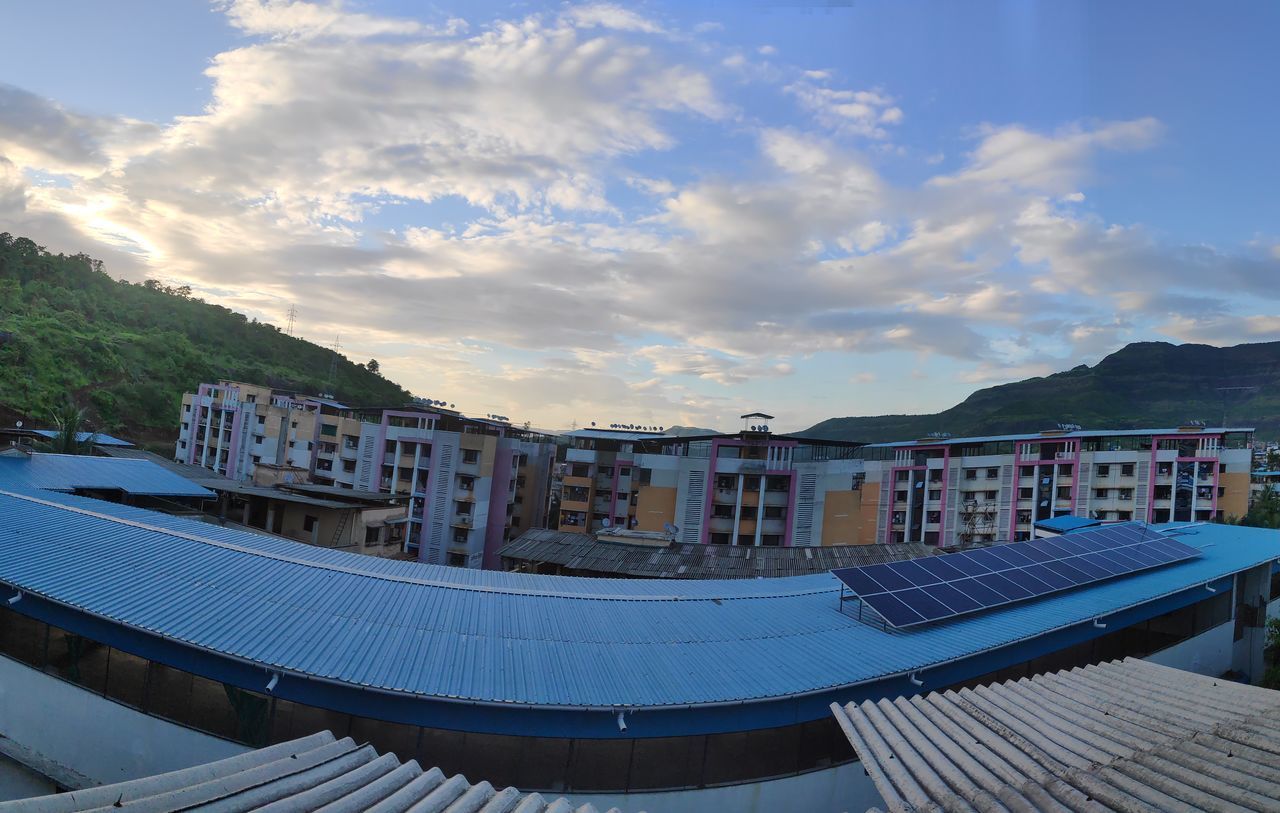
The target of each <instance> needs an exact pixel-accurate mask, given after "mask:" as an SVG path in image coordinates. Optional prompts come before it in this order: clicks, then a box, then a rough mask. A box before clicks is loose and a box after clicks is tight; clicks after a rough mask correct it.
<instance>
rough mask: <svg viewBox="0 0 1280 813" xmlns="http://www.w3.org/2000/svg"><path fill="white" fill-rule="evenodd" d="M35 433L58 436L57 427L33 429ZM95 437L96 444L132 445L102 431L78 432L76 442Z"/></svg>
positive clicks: (46, 436)
mask: <svg viewBox="0 0 1280 813" xmlns="http://www.w3.org/2000/svg"><path fill="white" fill-rule="evenodd" d="M31 432H32V433H33V434H36V435H39V436H40V437H42V438H55V437H57V436H58V430H57V429H32V430H31ZM90 438H93V443H94V445H96V446H132V445H133V443H132V442H131V441H127V440H122V439H121V438H114V437H112V436H111V435H105V434H103V433H102V432H76V442H78V443H84V442H85V441H86V440H89V439H90Z"/></svg>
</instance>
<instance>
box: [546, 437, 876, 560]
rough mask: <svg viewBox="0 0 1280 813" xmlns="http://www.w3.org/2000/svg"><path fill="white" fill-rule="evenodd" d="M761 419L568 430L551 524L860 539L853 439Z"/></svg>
mask: <svg viewBox="0 0 1280 813" xmlns="http://www.w3.org/2000/svg"><path fill="white" fill-rule="evenodd" d="M768 420H770V416H767V415H764V414H762V413H752V414H749V415H744V416H743V421H744V424H745V428H744V429H743V430H742V431H740V432H738V433H735V434H716V435H698V436H682V437H672V436H666V435H662V434H660V433H657V432H636V431H629V430H616V429H594V428H593V429H580V430H577V431H574V432H569V433H567V434H566V436H565V437H567V438H568V440H569V448H568V449H567V450H566V452H565V457H564V464H563V467H562V470H561V474H562V481H561V487H560V502H559V517H558V523H557V528H558V529H559V530H561V531H568V532H575V533H592V532H596V531H599V530H601V529H604V528H609V527H618V528H626V529H635V530H641V531H664V530H665V531H667V532H668V533H671V534H672V535H673V536H674V537H675V539H677V540H678V541H680V542H684V543H701V544H712V545H750V546H764V547H778V546H782V547H792V546H795V547H807V546H811V545H854V544H859V543H861V542H863V541H864V540H863V538H862V535H861V530H862V529H861V528H860V526H859V519H860V517H859V513H858V506H859V504H860V500H859V496H858V490H859V489H860V488H861V485H862V460H861V459H859V447H860V446H861V445H862V444H859V443H841V442H838V441H819V440H808V439H804V438H798V437H793V436H789V435H775V434H773V433H772V432H771V431H770V430H769V427H768V424H767V421H768ZM866 541H870V540H866Z"/></svg>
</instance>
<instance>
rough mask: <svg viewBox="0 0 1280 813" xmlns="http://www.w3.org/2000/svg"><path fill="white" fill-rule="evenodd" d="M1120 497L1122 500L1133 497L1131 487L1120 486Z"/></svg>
mask: <svg viewBox="0 0 1280 813" xmlns="http://www.w3.org/2000/svg"><path fill="white" fill-rule="evenodd" d="M1120 499H1122V500H1132V499H1133V489H1132V488H1122V489H1120Z"/></svg>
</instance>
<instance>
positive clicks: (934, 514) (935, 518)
mask: <svg viewBox="0 0 1280 813" xmlns="http://www.w3.org/2000/svg"><path fill="white" fill-rule="evenodd" d="M925 521H926V522H928V523H930V524H936V523H939V522H942V512H941V511H930V512H929V514H928V518H927V519H926V520H925Z"/></svg>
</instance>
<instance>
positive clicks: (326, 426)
mask: <svg viewBox="0 0 1280 813" xmlns="http://www.w3.org/2000/svg"><path fill="white" fill-rule="evenodd" d="M320 434H322V435H325V436H328V437H331V438H336V437H337V436H338V427H336V426H334V425H333V424H331V423H322V424H320Z"/></svg>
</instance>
